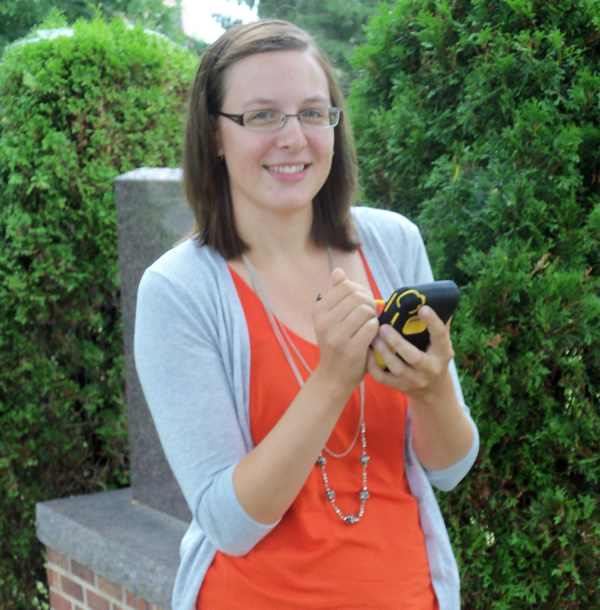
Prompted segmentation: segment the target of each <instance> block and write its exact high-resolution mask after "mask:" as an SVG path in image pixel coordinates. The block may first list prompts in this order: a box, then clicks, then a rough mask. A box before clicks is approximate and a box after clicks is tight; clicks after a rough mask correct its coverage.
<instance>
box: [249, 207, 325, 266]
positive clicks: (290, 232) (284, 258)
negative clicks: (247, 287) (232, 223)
mask: <svg viewBox="0 0 600 610" xmlns="http://www.w3.org/2000/svg"><path fill="white" fill-rule="evenodd" d="M237 224H238V231H239V233H240V236H241V237H242V239H243V240H244V241H245V242H246V243H247V244H248V245H249V247H250V248H249V250H248V251H247V252H246V255H247V256H248V258H249V259H250V260H251V261H252V263H253V264H254V265H255V266H256V268H257V269H259V268H262V267H265V266H270V264H271V263H272V262H281V263H293V262H294V261H296V262H298V261H300V260H303V259H304V258H305V257H306V256H310V255H311V254H314V253H315V252H316V251H318V250H319V249H318V248H316V246H315V245H314V244H313V243H312V238H311V227H312V213H311V214H310V215H307V214H302V215H301V214H299V213H295V214H292V213H290V214H286V215H274V216H270V217H269V218H261V219H257V221H256V222H252V223H248V222H246V223H237Z"/></svg>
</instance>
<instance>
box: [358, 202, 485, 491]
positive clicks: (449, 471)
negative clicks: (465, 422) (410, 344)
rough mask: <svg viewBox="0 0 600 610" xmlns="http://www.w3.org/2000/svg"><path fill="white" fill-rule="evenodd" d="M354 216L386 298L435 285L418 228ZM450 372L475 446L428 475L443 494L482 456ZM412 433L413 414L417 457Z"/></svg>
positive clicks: (382, 213)
mask: <svg viewBox="0 0 600 610" xmlns="http://www.w3.org/2000/svg"><path fill="white" fill-rule="evenodd" d="M353 214H354V218H355V220H356V222H357V226H358V229H359V234H360V236H361V240H362V245H363V251H364V253H365V256H366V257H367V261H368V263H369V266H370V268H371V271H372V273H373V275H374V277H375V281H376V282H377V285H378V286H379V289H380V291H381V292H382V295H383V296H384V298H385V296H386V295H387V294H391V293H392V292H393V291H394V290H396V289H398V288H400V287H402V286H408V285H415V284H425V283H428V282H431V281H433V279H434V277H433V273H432V270H431V265H430V262H429V257H428V256H427V251H426V249H425V244H424V242H423V238H422V236H421V233H420V231H419V228H418V227H417V225H415V224H414V223H413V222H411V221H410V220H408V219H407V218H406V217H405V216H403V215H401V214H398V213H396V212H392V211H389V210H379V209H375V208H366V207H363V208H354V210H353ZM449 370H450V374H451V376H452V381H453V383H454V388H455V391H456V394H457V396H458V399H459V402H460V405H461V407H462V409H463V411H464V412H465V413H466V414H467V416H468V417H469V419H470V422H471V425H472V427H473V443H472V444H471V447H470V448H469V450H468V451H467V453H466V454H465V455H464V456H463V457H462V458H461V459H460V460H458V461H457V462H456V463H455V464H453V465H451V466H449V467H448V468H445V469H443V470H438V471H428V470H425V471H424V472H425V474H426V476H427V479H428V480H429V482H430V483H431V484H432V485H433V486H434V487H436V488H438V489H440V490H441V491H449V490H450V489H452V488H453V487H455V486H456V485H457V484H458V483H459V482H460V480H461V479H462V478H463V477H464V476H465V475H466V474H467V473H468V472H469V470H470V469H471V467H472V465H473V463H474V462H475V459H476V458H477V454H478V452H479V433H478V430H477V426H476V425H475V422H474V421H473V419H472V418H471V415H470V411H469V408H468V406H467V405H466V404H465V400H464V396H463V393H462V389H461V386H460V381H459V378H458V373H457V370H456V365H455V363H454V360H452V361H451V362H450V364H449ZM410 430H411V423H410V413H409V417H408V424H407V431H408V436H407V442H408V443H409V448H410V451H411V453H412V454H413V455H414V449H413V448H412V439H411V436H410ZM415 459H416V456H415Z"/></svg>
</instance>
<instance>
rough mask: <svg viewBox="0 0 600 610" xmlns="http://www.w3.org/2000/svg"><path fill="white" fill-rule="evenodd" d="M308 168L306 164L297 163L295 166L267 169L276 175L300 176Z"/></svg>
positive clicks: (267, 166) (268, 166)
mask: <svg viewBox="0 0 600 610" xmlns="http://www.w3.org/2000/svg"><path fill="white" fill-rule="evenodd" d="M307 167H308V165H307V164H305V163H296V164H294V165H266V166H265V169H267V170H268V171H270V172H273V173H274V174H299V173H300V172H303V171H304V170H305V169H306V168H307Z"/></svg>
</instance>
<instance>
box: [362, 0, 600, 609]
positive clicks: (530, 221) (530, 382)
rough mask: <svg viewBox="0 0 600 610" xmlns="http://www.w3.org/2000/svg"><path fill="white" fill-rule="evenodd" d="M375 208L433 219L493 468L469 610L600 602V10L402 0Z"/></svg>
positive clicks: (464, 503) (389, 11) (378, 43)
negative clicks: (457, 293)
mask: <svg viewBox="0 0 600 610" xmlns="http://www.w3.org/2000/svg"><path fill="white" fill-rule="evenodd" d="M355 67H356V69H357V70H359V73H360V76H359V78H358V79H357V80H356V81H355V83H354V86H353V91H352V94H351V100H350V108H351V111H352V119H353V125H354V129H355V132H356V134H357V149H358V154H359V159H360V162H361V172H362V176H361V177H362V183H363V186H364V191H365V196H366V198H367V199H368V200H369V201H372V202H373V203H374V204H376V205H383V206H385V207H390V208H394V209H397V210H399V211H401V212H404V213H405V214H407V215H408V216H410V217H412V218H413V219H414V220H416V221H417V222H418V224H419V225H420V226H421V228H422V230H423V232H424V236H425V238H426V241H427V245H428V250H429V253H430V257H431V259H432V264H433V266H434V270H435V273H436V275H437V276H438V277H448V278H452V279H455V280H456V281H457V282H458V283H459V284H460V285H461V289H462V298H461V304H460V308H459V310H458V312H457V314H456V316H455V320H454V323H453V339H454V346H455V350H456V354H457V356H456V358H457V364H458V366H459V368H460V370H461V373H462V375H463V378H462V381H463V389H464V390H465V394H466V397H467V402H468V403H469V404H470V406H471V408H472V411H473V414H474V417H475V419H476V421H477V422H478V425H479V429H480V433H481V451H480V457H479V460H478V462H477V464H476V466H475V468H474V470H473V471H472V472H471V474H470V475H469V477H468V478H467V479H465V481H464V482H463V483H462V484H461V485H460V487H459V488H458V489H457V490H456V491H455V492H454V493H452V494H448V495H440V502H441V504H442V509H443V512H444V514H445V515H446V518H447V522H448V525H449V528H450V534H451V538H452V540H453V544H454V548H455V551H456V554H457V557H458V560H459V563H460V568H461V575H462V588H463V594H462V597H463V603H464V606H465V608H490V607H494V608H523V607H533V606H536V605H537V606H542V607H544V608H576V607H577V608H586V609H587V608H592V607H598V606H600V584H599V583H600V581H599V573H600V572H599V568H598V566H599V565H600V491H599V490H600V278H599V275H600V255H599V252H600V179H599V175H600V161H599V160H600V154H599V152H598V151H599V150H600V5H599V4H598V3H597V2H594V1H592V0H589V1H588V0H561V1H560V2H559V1H557V0H545V1H533V0H485V1H483V0H475V1H471V2H467V1H466V0H454V1H450V0H438V1H431V0H428V1H422V0H419V1H413V0H401V1H398V2H396V3H395V4H394V5H393V6H390V7H384V8H382V10H381V11H380V13H379V15H378V16H377V17H376V18H375V19H373V20H372V22H371V24H370V26H369V29H368V36H367V43H366V44H365V45H364V46H363V47H362V48H361V49H360V50H359V51H358V52H357V54H356V56H355Z"/></svg>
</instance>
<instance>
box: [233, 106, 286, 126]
mask: <svg viewBox="0 0 600 610" xmlns="http://www.w3.org/2000/svg"><path fill="white" fill-rule="evenodd" d="M284 116H285V114H284V113H283V112H281V111H280V110H268V109H267V110H249V111H248V112H244V114H243V115H242V118H243V120H244V126H245V127H247V128H248V129H255V130H256V131H269V130H271V129H279V128H280V127H281V125H282V123H283V117H284Z"/></svg>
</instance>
